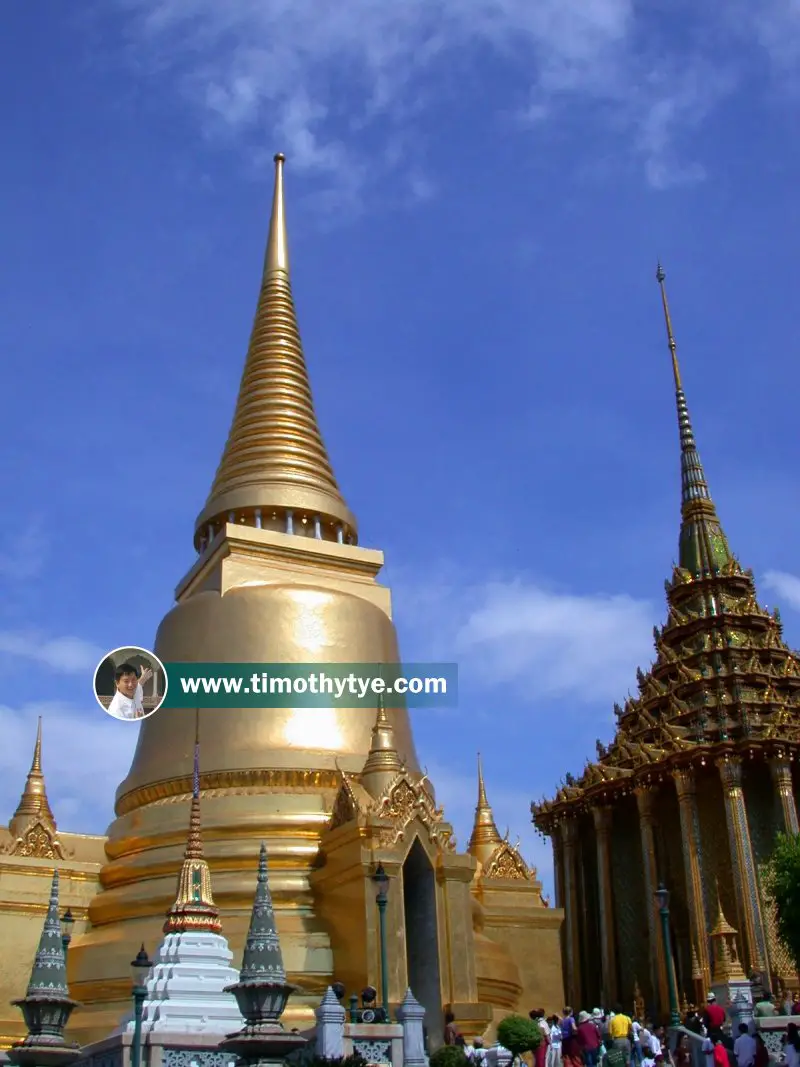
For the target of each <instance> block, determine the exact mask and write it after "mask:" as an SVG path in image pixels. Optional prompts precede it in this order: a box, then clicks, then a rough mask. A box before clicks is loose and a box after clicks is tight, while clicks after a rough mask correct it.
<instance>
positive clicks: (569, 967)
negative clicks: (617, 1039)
mask: <svg viewBox="0 0 800 1067" xmlns="http://www.w3.org/2000/svg"><path fill="white" fill-rule="evenodd" d="M562 828H563V829H562V840H563V845H564V908H565V910H566V913H567V915H566V918H567V921H566V938H565V953H564V955H565V956H566V960H565V961H564V962H565V964H566V968H565V969H566V972H567V973H566V979H567V982H566V985H567V999H568V1000H569V1002H570V1004H578V1005H579V1004H580V1003H581V957H580V953H581V940H580V929H581V927H580V922H581V913H580V900H579V894H578V879H579V872H578V823H577V821H576V820H575V819H566V820H565V821H564V822H563V823H562Z"/></svg>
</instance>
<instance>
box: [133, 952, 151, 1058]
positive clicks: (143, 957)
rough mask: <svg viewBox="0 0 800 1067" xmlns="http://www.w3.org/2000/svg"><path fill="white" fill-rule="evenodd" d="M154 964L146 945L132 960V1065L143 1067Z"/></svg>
mask: <svg viewBox="0 0 800 1067" xmlns="http://www.w3.org/2000/svg"><path fill="white" fill-rule="evenodd" d="M151 966H152V964H151V963H150V960H149V958H148V955H147V953H146V952H145V948H144V945H142V947H141V948H140V949H139V951H138V953H137V954H136V959H135V960H131V978H132V979H133V1019H134V1024H133V1047H132V1048H131V1067H141V1063H142V1015H143V1014H144V1002H145V998H146V996H147V975H148V974H149V973H150V968H151Z"/></svg>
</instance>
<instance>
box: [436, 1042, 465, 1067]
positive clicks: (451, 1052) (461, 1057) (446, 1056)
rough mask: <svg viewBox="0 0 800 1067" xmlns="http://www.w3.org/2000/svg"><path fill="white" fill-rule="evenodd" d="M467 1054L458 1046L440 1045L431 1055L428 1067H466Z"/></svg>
mask: <svg viewBox="0 0 800 1067" xmlns="http://www.w3.org/2000/svg"><path fill="white" fill-rule="evenodd" d="M468 1063H469V1061H468V1059H467V1054H466V1053H465V1052H464V1050H463V1048H461V1047H460V1046H459V1045H442V1047H441V1048H437V1050H436V1051H435V1052H433V1053H431V1062H430V1067H467V1064H468Z"/></svg>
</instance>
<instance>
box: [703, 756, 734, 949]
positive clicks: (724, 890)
mask: <svg viewBox="0 0 800 1067" xmlns="http://www.w3.org/2000/svg"><path fill="white" fill-rule="evenodd" d="M697 810H698V815H699V818H700V840H701V842H702V856H701V866H702V871H703V895H704V898H705V899H704V903H705V912H706V916H707V918H708V922H709V924H710V926H709V929H710V928H711V927H713V925H714V923H715V921H716V918H717V912H718V906H719V904H720V903H721V904H722V910H723V912H724V913H725V918H726V919H727V920H728V922H729V923H730V924H731V925H732V926H735V925H736V896H735V894H734V888H733V868H732V866H731V852H730V845H729V843H728V831H727V829H726V826H725V805H724V801H723V798H722V784H721V782H720V779H719V775H718V774H717V773H716V771H715V770H713V769H712V770H709V771H708V773H706V774H704V775H698V779H697Z"/></svg>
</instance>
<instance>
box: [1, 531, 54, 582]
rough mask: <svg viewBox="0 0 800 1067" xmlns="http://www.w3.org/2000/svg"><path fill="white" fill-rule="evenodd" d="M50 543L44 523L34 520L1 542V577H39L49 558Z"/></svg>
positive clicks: (26, 579) (25, 579) (14, 580)
mask: <svg viewBox="0 0 800 1067" xmlns="http://www.w3.org/2000/svg"><path fill="white" fill-rule="evenodd" d="M47 549H48V543H47V538H46V537H45V535H44V531H43V529H42V524H41V523H40V522H39V521H38V520H34V521H33V522H31V523H29V524H28V525H27V526H25V527H23V528H22V529H20V530H18V531H16V532H15V533H12V534H10V535H8V536H7V537H6V538H5V539H4V540H3V541H2V542H0V577H1V578H4V579H6V581H13V582H27V581H30V580H31V578H37V577H38V576H39V575H40V574H41V572H42V568H43V566H44V564H45V561H46V558H47Z"/></svg>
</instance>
